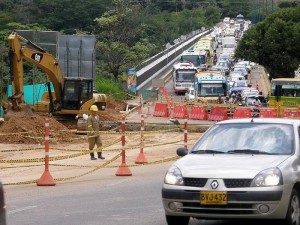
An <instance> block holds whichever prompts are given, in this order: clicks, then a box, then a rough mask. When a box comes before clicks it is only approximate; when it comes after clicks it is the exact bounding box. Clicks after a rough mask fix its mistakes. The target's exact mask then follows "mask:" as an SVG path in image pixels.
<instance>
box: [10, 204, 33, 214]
mask: <svg viewBox="0 0 300 225" xmlns="http://www.w3.org/2000/svg"><path fill="white" fill-rule="evenodd" d="M36 207H37V206H36V205H32V206H27V207H23V208H20V209H15V210H10V211H8V212H7V214H8V215H11V214H15V213H18V212H23V211H26V210H30V209H34V208H36Z"/></svg>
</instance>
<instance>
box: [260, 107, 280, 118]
mask: <svg viewBox="0 0 300 225" xmlns="http://www.w3.org/2000/svg"><path fill="white" fill-rule="evenodd" d="M259 117H261V118H276V117H277V116H276V109H271V108H260V109H259Z"/></svg>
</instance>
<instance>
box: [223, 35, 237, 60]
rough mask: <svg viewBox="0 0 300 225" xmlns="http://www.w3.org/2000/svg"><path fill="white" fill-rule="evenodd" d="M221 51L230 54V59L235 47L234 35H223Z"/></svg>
mask: <svg viewBox="0 0 300 225" xmlns="http://www.w3.org/2000/svg"><path fill="white" fill-rule="evenodd" d="M222 48H223V51H222V52H223V53H227V54H230V57H231V59H233V58H234V51H235V48H236V41H235V37H224V38H223V40H222Z"/></svg>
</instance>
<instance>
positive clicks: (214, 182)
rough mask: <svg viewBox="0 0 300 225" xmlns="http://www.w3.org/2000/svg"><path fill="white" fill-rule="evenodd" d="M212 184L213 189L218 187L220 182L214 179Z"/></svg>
mask: <svg viewBox="0 0 300 225" xmlns="http://www.w3.org/2000/svg"><path fill="white" fill-rule="evenodd" d="M210 186H211V188H212V189H217V187H218V186H219V183H218V181H216V180H213V181H212V182H211V184H210Z"/></svg>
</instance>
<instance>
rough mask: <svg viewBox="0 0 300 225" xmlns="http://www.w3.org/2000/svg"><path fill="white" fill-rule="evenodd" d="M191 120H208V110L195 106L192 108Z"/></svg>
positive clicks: (203, 106) (204, 107)
mask: <svg viewBox="0 0 300 225" xmlns="http://www.w3.org/2000/svg"><path fill="white" fill-rule="evenodd" d="M189 117H190V119H192V120H207V110H206V106H205V105H201V106H200V105H193V106H192V108H191V113H190V116H189Z"/></svg>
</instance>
